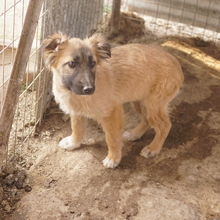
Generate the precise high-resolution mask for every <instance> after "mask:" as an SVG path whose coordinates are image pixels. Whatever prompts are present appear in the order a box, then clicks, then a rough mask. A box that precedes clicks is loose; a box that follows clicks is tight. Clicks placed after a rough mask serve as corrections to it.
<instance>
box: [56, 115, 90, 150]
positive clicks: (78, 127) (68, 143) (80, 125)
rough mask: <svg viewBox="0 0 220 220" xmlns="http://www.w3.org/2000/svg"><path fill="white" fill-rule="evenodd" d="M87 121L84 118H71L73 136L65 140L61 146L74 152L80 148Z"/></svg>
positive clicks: (61, 142)
mask: <svg viewBox="0 0 220 220" xmlns="http://www.w3.org/2000/svg"><path fill="white" fill-rule="evenodd" d="M86 122H87V119H86V118H85V117H83V116H76V115H74V116H71V128H72V134H71V135H70V136H68V137H65V138H63V139H62V140H61V141H60V143H59V146H60V147H61V148H62V149H64V150H69V151H70V150H73V149H76V148H78V147H80V145H81V142H82V139H83V135H84V132H85V130H86Z"/></svg>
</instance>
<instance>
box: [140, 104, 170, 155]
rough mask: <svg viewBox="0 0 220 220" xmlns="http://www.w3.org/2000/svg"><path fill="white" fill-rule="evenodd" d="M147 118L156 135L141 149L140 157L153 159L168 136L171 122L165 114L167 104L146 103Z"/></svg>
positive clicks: (166, 113)
mask: <svg viewBox="0 0 220 220" xmlns="http://www.w3.org/2000/svg"><path fill="white" fill-rule="evenodd" d="M146 106H148V108H147V118H148V122H149V124H150V126H151V127H152V128H154V130H155V132H156V134H155V137H154V139H153V141H152V142H151V143H150V145H148V146H146V147H144V148H143V150H142V151H141V156H143V157H146V158H148V157H153V156H155V155H157V154H159V153H160V151H161V148H162V146H163V143H164V141H165V139H166V137H167V135H168V134H169V131H170V128H171V122H170V119H169V115H168V112H167V103H163V102H161V105H160V104H159V102H154V103H153V102H151V103H148V104H147V105H146Z"/></svg>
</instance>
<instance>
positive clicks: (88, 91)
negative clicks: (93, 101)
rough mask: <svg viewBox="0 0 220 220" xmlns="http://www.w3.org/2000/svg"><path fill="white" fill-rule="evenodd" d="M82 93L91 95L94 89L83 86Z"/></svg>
mask: <svg viewBox="0 0 220 220" xmlns="http://www.w3.org/2000/svg"><path fill="white" fill-rule="evenodd" d="M83 92H84V93H85V94H86V95H91V94H93V92H94V88H93V87H91V86H85V87H83Z"/></svg>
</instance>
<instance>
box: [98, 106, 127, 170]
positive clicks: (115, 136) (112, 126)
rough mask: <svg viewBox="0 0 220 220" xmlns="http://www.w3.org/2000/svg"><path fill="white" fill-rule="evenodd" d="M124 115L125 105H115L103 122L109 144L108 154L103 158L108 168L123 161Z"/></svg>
mask: <svg viewBox="0 0 220 220" xmlns="http://www.w3.org/2000/svg"><path fill="white" fill-rule="evenodd" d="M123 116H124V115H123V107H122V106H115V107H114V109H113V111H112V112H111V113H110V115H109V116H108V117H106V118H103V120H102V122H101V123H102V127H103V129H104V131H105V137H106V142H107V145H108V156H107V157H106V158H105V159H104V160H103V165H104V166H105V167H107V168H115V167H117V166H118V164H119V163H120V161H121V149H122V146H123V140H122V128H123V121H124V119H123Z"/></svg>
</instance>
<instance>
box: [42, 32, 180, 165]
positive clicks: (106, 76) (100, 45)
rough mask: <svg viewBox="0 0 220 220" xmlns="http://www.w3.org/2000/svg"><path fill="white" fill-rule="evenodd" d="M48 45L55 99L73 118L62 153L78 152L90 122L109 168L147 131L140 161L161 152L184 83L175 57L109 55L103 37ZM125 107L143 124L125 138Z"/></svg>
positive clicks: (145, 51)
mask: <svg viewBox="0 0 220 220" xmlns="http://www.w3.org/2000/svg"><path fill="white" fill-rule="evenodd" d="M44 45H45V53H44V55H45V63H46V66H47V67H48V68H49V69H51V70H52V72H53V93H54V95H55V99H56V101H57V102H58V103H59V104H60V107H61V109H62V110H63V111H64V112H65V113H68V114H70V116H71V127H72V135H71V136H68V137H66V138H63V139H62V140H61V141H60V143H59V145H60V147H61V148H63V149H66V150H73V149H75V148H78V147H80V145H81V142H82V138H83V134H84V131H85V126H86V118H93V119H96V120H97V121H98V122H99V123H101V125H102V127H103V129H104V131H105V135H106V142H107V144H108V155H107V157H106V158H105V159H104V160H103V164H104V166H105V167H107V168H114V167H116V166H117V165H118V164H119V163H120V160H121V150H122V146H123V137H124V138H125V139H127V140H131V141H133V140H136V139H139V138H140V137H141V136H142V135H143V134H144V133H145V132H146V131H147V129H148V125H150V126H151V127H152V128H154V129H155V131H156V135H155V138H154V140H153V141H152V142H151V143H150V145H148V146H146V147H144V148H143V150H142V151H141V156H143V157H146V158H147V157H151V156H154V155H156V154H158V153H159V152H160V150H161V148H162V145H163V143H164V141H165V139H166V137H167V135H168V133H169V130H170V127H171V122H170V119H169V115H168V103H169V102H170V101H171V100H172V98H173V97H174V96H175V95H176V94H177V92H178V90H179V88H180V86H181V84H182V82H183V73H182V70H181V66H180V64H179V62H178V61H177V60H176V59H175V58H174V57H172V56H171V55H170V54H168V53H167V52H165V51H164V50H163V49H162V48H161V47H158V46H155V45H141V44H130V45H124V46H118V47H116V48H114V49H112V51H111V49H110V44H109V43H108V42H107V41H106V39H105V38H104V37H103V35H101V34H95V35H93V36H92V37H90V38H86V39H85V40H81V39H78V38H71V39H70V38H68V37H66V36H65V35H63V34H62V33H58V34H55V35H53V36H52V37H50V38H49V39H47V40H45V41H44ZM125 102H132V103H133V105H134V107H135V109H136V111H137V112H138V113H139V114H140V116H141V118H142V121H141V122H140V124H139V125H138V126H137V127H135V128H134V129H132V130H130V131H126V132H125V133H124V134H123V136H122V129H123V120H124V117H123V107H122V104H123V103H125Z"/></svg>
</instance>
